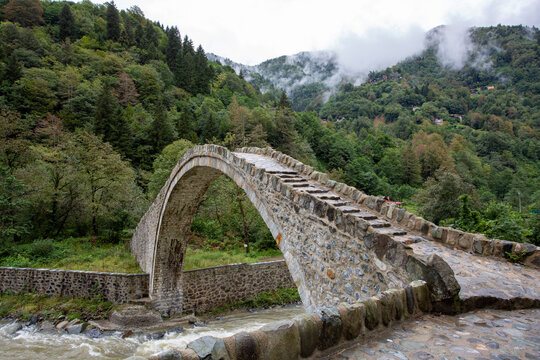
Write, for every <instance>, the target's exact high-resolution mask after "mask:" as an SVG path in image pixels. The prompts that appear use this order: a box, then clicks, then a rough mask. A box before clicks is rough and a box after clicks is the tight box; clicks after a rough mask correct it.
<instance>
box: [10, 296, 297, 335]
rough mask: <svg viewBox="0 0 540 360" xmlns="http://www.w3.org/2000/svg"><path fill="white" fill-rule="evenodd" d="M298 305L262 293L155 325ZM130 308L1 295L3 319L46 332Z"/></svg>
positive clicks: (94, 323)
mask: <svg viewBox="0 0 540 360" xmlns="http://www.w3.org/2000/svg"><path fill="white" fill-rule="evenodd" d="M299 303H300V296H299V295H298V291H297V290H296V289H278V290H276V291H269V292H263V293H261V294H259V296H257V297H252V298H248V299H246V300H243V301H238V302H234V303H229V304H226V305H224V306H221V307H219V308H217V309H214V310H212V311H210V312H207V313H204V314H201V315H198V316H197V317H195V316H193V315H190V314H184V315H183V316H180V317H176V318H172V319H163V320H162V319H161V317H160V318H159V320H160V321H157V322H156V324H153V325H158V327H160V329H167V328H174V327H176V326H180V324H179V323H181V322H187V323H191V324H195V323H204V322H205V321H210V320H213V319H216V318H219V317H223V316H228V315H230V314H234V313H238V312H253V311H256V310H260V309H268V308H273V307H281V306H285V305H288V304H299ZM128 306H130V305H118V304H113V303H111V302H108V301H103V300H101V299H99V298H98V299H85V298H62V297H48V296H46V295H41V294H0V319H3V320H5V321H14V322H16V323H20V324H27V325H36V326H37V327H38V328H40V327H41V324H45V325H44V326H45V328H46V329H50V328H51V325H52V326H54V328H57V329H59V330H65V331H68V328H69V327H70V326H72V325H78V324H83V325H82V326H81V327H80V331H79V333H80V332H84V331H85V330H86V329H89V330H91V329H93V328H100V326H99V323H100V322H101V323H105V322H109V320H110V315H111V314H112V313H114V312H117V313H118V312H121V311H122V309H124V308H126V307H128ZM141 308H144V307H141ZM146 313H148V314H150V313H152V314H156V313H155V312H154V311H152V310H150V309H147V310H146ZM157 316H159V315H157ZM154 318H155V315H154ZM111 324H112V326H111ZM139 327H141V326H139ZM142 327H144V324H143V325H142ZM103 328H104V330H105V331H121V332H124V331H126V332H127V331H130V330H132V327H131V326H125V325H123V324H121V323H119V324H114V323H110V322H109V323H108V326H104V327H103Z"/></svg>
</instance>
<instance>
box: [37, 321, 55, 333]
mask: <svg viewBox="0 0 540 360" xmlns="http://www.w3.org/2000/svg"><path fill="white" fill-rule="evenodd" d="M55 328H56V327H55V326H54V324H53V323H52V322H50V321H48V320H45V321H43V322H42V323H41V324H39V331H52V330H54V329H55Z"/></svg>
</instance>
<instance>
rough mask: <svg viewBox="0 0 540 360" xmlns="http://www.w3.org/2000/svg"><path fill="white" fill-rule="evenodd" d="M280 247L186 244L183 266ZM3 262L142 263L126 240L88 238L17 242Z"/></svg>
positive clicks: (252, 259)
mask: <svg viewBox="0 0 540 360" xmlns="http://www.w3.org/2000/svg"><path fill="white" fill-rule="evenodd" d="M281 256H282V254H281V252H280V251H279V250H264V251H261V250H257V249H256V248H252V249H251V251H250V253H249V254H246V253H245V250H244V249H243V248H240V247H239V248H236V249H229V250H223V249H212V248H206V249H193V248H191V247H188V248H187V251H186V256H185V258H184V270H194V269H201V268H205V267H211V266H219V265H227V264H235V263H248V264H252V263H256V262H260V261H265V260H270V259H275V258H278V257H281ZM0 266H12V267H28V268H46V269H64V270H85V271H100V272H119V273H140V272H142V271H141V268H140V267H139V264H138V263H137V261H136V260H135V258H134V257H133V255H131V253H130V252H129V249H128V247H127V243H119V244H108V243H101V242H99V241H91V240H90V239H89V238H68V239H64V240H49V239H46V240H36V241H34V242H33V243H30V244H22V245H16V246H14V247H13V248H12V249H11V255H9V256H6V257H3V258H0Z"/></svg>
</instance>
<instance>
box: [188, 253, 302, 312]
mask: <svg viewBox="0 0 540 360" xmlns="http://www.w3.org/2000/svg"><path fill="white" fill-rule="evenodd" d="M182 288H183V302H184V304H183V305H184V307H183V309H184V312H191V311H193V312H196V313H204V312H207V311H210V310H213V309H215V308H217V307H219V306H222V305H225V304H229V303H232V302H235V301H240V300H245V299H247V298H249V297H255V296H257V295H259V294H260V293H261V292H264V291H274V290H277V289H279V288H296V285H295V284H294V282H293V280H292V278H291V274H290V273H289V269H288V268H287V265H286V264H285V260H278V261H268V262H262V263H255V264H244V263H242V264H231V265H223V266H215V267H210V268H204V269H198V270H190V271H184V273H183V278H182Z"/></svg>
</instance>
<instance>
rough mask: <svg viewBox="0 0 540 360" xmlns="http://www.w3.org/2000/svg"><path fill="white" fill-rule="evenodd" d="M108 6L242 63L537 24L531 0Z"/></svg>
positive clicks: (165, 0)
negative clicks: (436, 30) (443, 32)
mask: <svg viewBox="0 0 540 360" xmlns="http://www.w3.org/2000/svg"><path fill="white" fill-rule="evenodd" d="M116 4H117V6H118V7H119V8H120V9H126V8H129V7H131V6H133V5H138V6H139V7H140V8H141V9H142V10H143V11H144V13H145V15H146V16H147V17H149V18H150V19H152V20H156V21H160V22H161V23H162V24H165V25H176V26H178V28H179V29H180V32H181V33H182V35H185V34H187V35H188V36H189V37H191V38H192V39H193V40H194V42H195V43H196V44H199V43H200V44H202V45H203V47H204V48H205V50H207V51H211V52H214V53H216V54H219V55H222V56H225V57H228V58H231V59H232V60H235V61H238V62H242V63H246V64H256V63H259V62H261V61H264V60H266V59H268V58H272V57H276V56H280V55H285V54H294V53H298V52H300V51H308V50H324V49H340V48H343V47H345V46H347V44H349V46H350V45H351V44H352V45H354V46H355V47H357V48H360V49H362V48H363V47H364V46H365V45H366V44H370V43H371V44H374V43H375V41H374V40H373V38H377V39H379V38H380V39H383V40H384V41H386V42H387V43H391V44H392V46H393V47H394V48H395V49H396V50H397V51H398V52H401V53H407V51H406V50H405V49H404V47H403V46H401V45H402V44H400V43H399V41H398V39H403V40H404V41H405V43H406V44H409V43H408V42H407V41H409V40H411V41H412V40H413V39H414V37H415V36H416V33H417V32H419V31H427V30H429V29H431V28H433V27H435V26H438V25H441V24H453V23H455V22H456V20H459V22H460V23H463V24H467V25H496V24H498V23H502V24H518V23H523V24H526V25H538V24H539V23H540V1H538V0H515V1H509V0H478V1H470V0H444V1H433V0H414V1H396V0H377V1H373V0H333V1H328V0H229V1H223V0H197V1H186V0H183V1H178V0H117V1H116ZM411 44H412V43H411ZM389 50H390V49H389ZM377 53H379V52H377ZM380 53H381V54H384V53H386V50H384V51H383V50H380ZM389 53H390V51H389ZM353 54H354V52H353ZM343 57H344V59H345V61H349V60H348V59H349V58H351V57H350V56H348V55H343ZM375 60H376V59H375ZM377 61H382V60H377Z"/></svg>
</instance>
